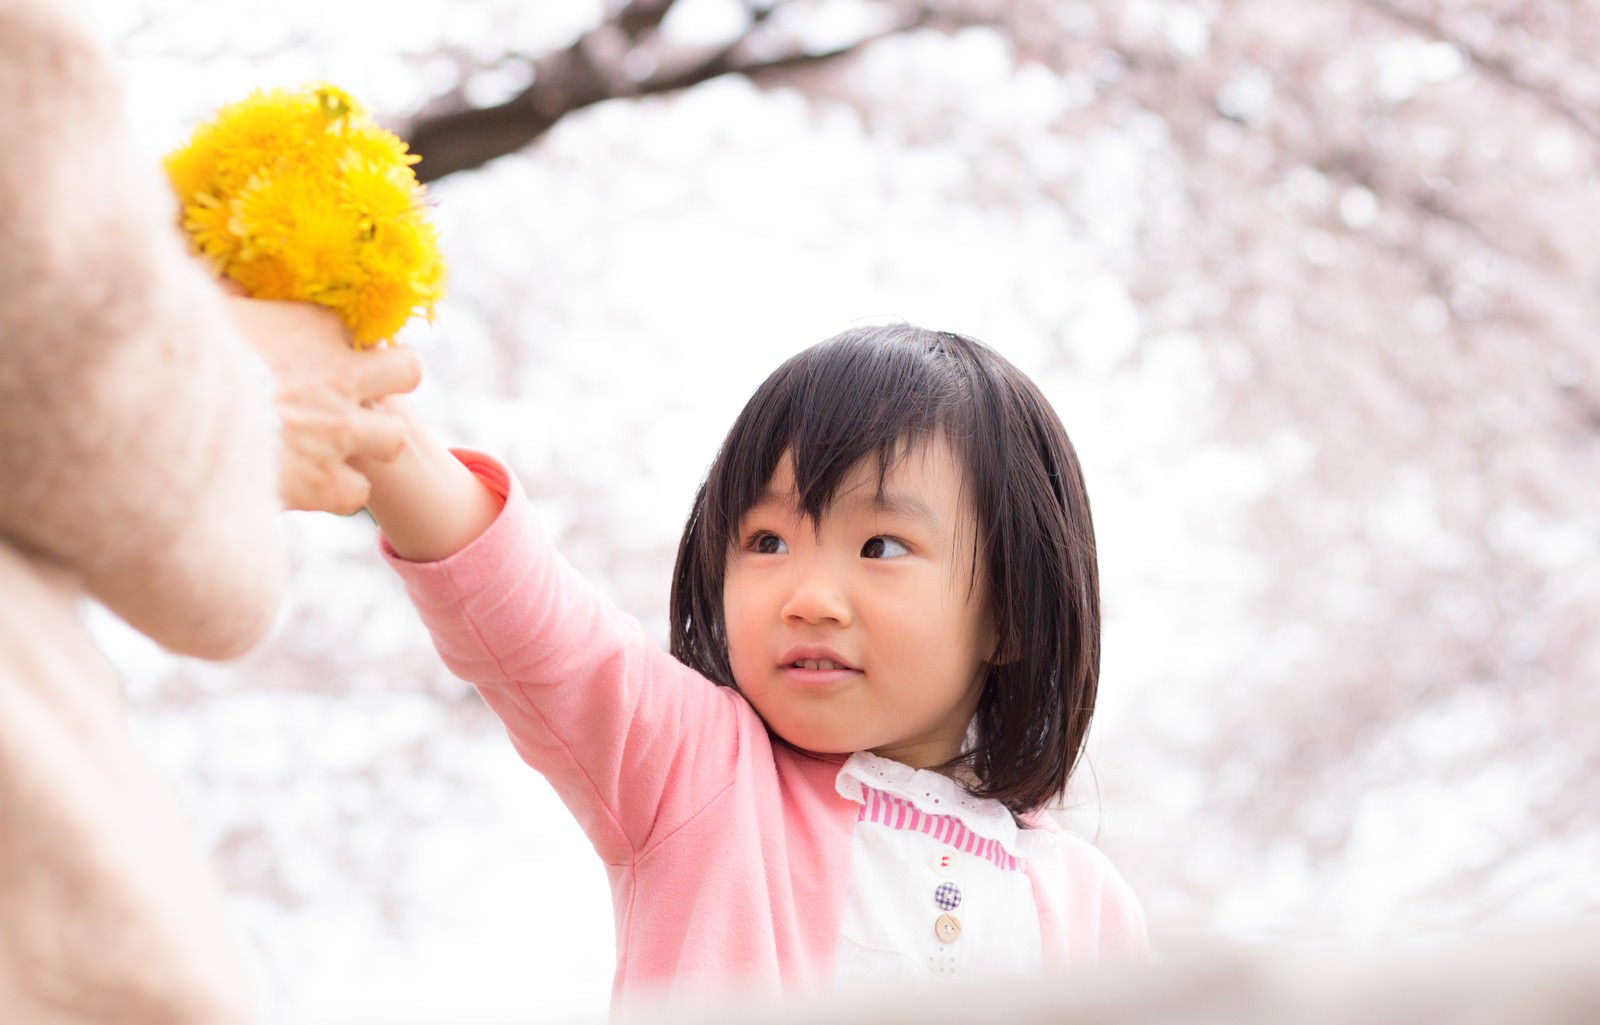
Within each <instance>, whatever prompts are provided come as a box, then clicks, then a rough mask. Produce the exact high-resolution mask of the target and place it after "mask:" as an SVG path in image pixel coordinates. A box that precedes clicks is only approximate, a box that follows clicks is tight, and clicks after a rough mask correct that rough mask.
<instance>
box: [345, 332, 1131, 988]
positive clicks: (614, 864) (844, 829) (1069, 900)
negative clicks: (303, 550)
mask: <svg viewBox="0 0 1600 1025" xmlns="http://www.w3.org/2000/svg"><path fill="white" fill-rule="evenodd" d="M414 432H415V433H414V436H413V437H412V438H411V439H410V443H409V445H408V448H407V450H406V452H405V453H404V454H403V455H402V457H401V458H400V459H399V460H398V461H396V462H395V463H393V464H389V465H373V466H370V467H365V468H364V469H365V470H366V471H367V472H368V473H369V476H370V477H371V480H372V498H371V505H370V508H371V510H372V513H373V515H374V517H375V518H376V519H377V521H378V524H379V526H380V528H381V529H382V531H383V534H384V547H385V551H386V554H387V556H388V557H389V558H390V560H391V561H392V563H393V564H394V566H395V568H396V569H397V570H398V571H399V572H400V574H401V576H402V577H403V578H404V579H405V582H406V586H407V589H408V591H409V593H410V595H411V597H412V599H413V600H414V601H415V603H416V605H417V607H418V609H419V610H420V611H421V613H422V616H423V618H424V620H425V622H426V623H427V626H428V629H429V630H430V631H431V632H432V634H433V638H434V641H435V643H436V644H437V646H438V649H439V652H440V654H441V655H442V656H443V658H444V660H445V662H446V664H447V665H448V666H449V667H450V668H451V670H452V671H454V672H455V673H457V674H458V675H460V676H461V677H462V678H463V679H465V680H467V681H469V682H471V683H472V684H473V685H474V686H476V687H477V688H478V690H479V691H480V692H481V693H482V695H483V697H484V699H485V700H486V701H487V702H488V704H489V705H490V707H491V708H493V709H494V711H495V712H496V713H497V714H498V715H499V716H500V718H501V719H502V720H503V721H504V722H505V724H506V729H507V731H508V733H509V734H510V737H511V741H512V743H513V744H514V745H515V746H516V748H517V750H518V752H519V753H520V754H521V755H522V757H523V758H524V759H525V760H526V761H527V762H528V764H530V765H532V766H533V767H534V768H536V769H538V770H539V771H540V772H542V773H543V774H545V776H546V777H548V778H549V780H550V782H551V783H552V784H553V785H554V786H555V788H556V789H557V791H558V792H559V793H560V795H561V797H562V799H563V800H564V801H565V802H566V804H567V806H568V807H569V808H570V809H571V810H572V812H573V814H574V815H576V816H577V818H578V821H579V823H580V824H581V825H582V827H583V829H584V831H585V832H586V833H587V834H588V836H589V838H590V840H591V841H592V842H593V844H594V846H595V849H596V850H597V851H598V852H599V854H600V856H601V857H602V858H603V859H604V860H605V863H606V866H607V870H608V872H609V874H610V878H611V885H612V892H613V896H614V900H615V913H616V931H617V972H616V980H615V987H616V990H615V991H616V994H617V995H619V996H630V997H631V996H637V995H640V994H646V993H656V992H660V991H664V990H670V991H671V992H673V993H676V994H679V995H683V994H692V993H697V992H703V991H705V990H706V989H708V988H711V989H717V990H725V989H727V988H729V987H736V988H740V989H747V988H755V989H757V990H765V991H781V992H785V993H797V992H805V991H807V990H811V989H814V988H817V987H826V986H855V985H860V984H863V983H879V982H883V983H902V982H908V981H912V980H923V979H931V978H946V979H966V978H978V977H983V976H992V975H994V974H997V973H1025V972H1029V971H1033V970H1037V969H1039V968H1041V967H1043V966H1045V965H1055V964H1059V963H1066V962H1072V963H1083V962H1092V961H1095V960H1096V959H1098V958H1102V957H1106V956H1108V955H1126V954H1139V953H1141V952H1142V951H1143V949H1144V944H1145V933H1144V921H1143V916H1142V913H1141V911H1140V908H1139V905H1138V903H1137V901H1136V900H1135V898H1134V897H1133V895H1132V894H1131V892H1130V891H1129V889H1128V887H1127V885H1126V884H1125V883H1124V882H1123V881H1122V879H1121V877H1119V876H1118V875H1117V873H1116V871H1115V870H1114V869H1113V868H1112V867H1111V865H1110V864H1109V863H1108V862H1107V861H1106V859H1105V858H1104V857H1103V856H1102V855H1100V854H1099V852H1097V851H1096V850H1095V849H1094V848H1092V847H1091V846H1089V845H1088V844H1087V843H1085V842H1083V841H1082V840H1079V839H1076V838H1074V837H1072V836H1070V835H1068V834H1066V833H1063V832H1060V831H1058V830H1057V829H1056V827H1055V826H1054V825H1053V823H1052V821H1051V820H1050V819H1049V818H1048V817H1047V816H1046V815H1044V814H1043V813H1042V809H1044V807H1045V806H1046V805H1047V804H1049V803H1050V802H1051V801H1053V800H1056V799H1058V798H1059V797H1060V796H1061V794H1062V791H1063V788H1064V787H1065V786H1066V783H1067V779H1068V776H1069V774H1070V773H1071V770H1072V767H1073V765H1074V763H1075V762H1076V760H1077V758H1078V755H1079V752H1080V751H1081V749H1082V747H1083V743H1084V738H1085V735H1086V734H1087V732H1088V729H1089V721H1090V717H1091V714H1092V712H1093V709H1094V700H1095V689H1096V682H1097V677H1098V674H1099V640H1100V610H1099V588H1098V580H1097V571H1096V565H1095V547H1094V530H1093V526H1092V523H1091V521H1090V516H1089V505H1088V500H1087V497H1086V495H1085V492H1084V487H1083V481H1082V475H1081V473H1080V471H1079V468H1078V462H1077V457H1076V455H1075V454H1074V452H1073V449H1072V446H1071V443H1070V442H1069V441H1068V440H1067V435H1066V433H1065V431H1064V430H1063V429H1062V427H1061V423H1060V421H1059V420H1058V419H1057V418H1056V416H1055V414H1054V413H1053V412H1052V411H1051V409H1050V407H1049V405H1048V404H1047V403H1046V402H1045V400H1044V398H1043V397H1042V396H1041V395H1040V394H1039V392H1038V390H1037V389H1036V388H1035V387H1034V385H1033V384H1032V383H1031V382H1030V381H1029V380H1028V379H1027V378H1026V377H1025V376H1024V375H1023V374H1022V373H1020V372H1019V371H1018V370H1017V369H1016V368H1014V367H1012V366H1011V365H1010V364H1009V363H1007V362H1006V361H1005V360H1004V359H1002V358H1001V357H1000V356H998V355H997V354H995V353H994V352H993V351H991V350H990V349H988V348H986V347H984V346H983V345H981V344H980V343H978V342H976V341H973V340H971V339H969V338H964V337H961V336H958V335H953V334H944V333H934V332H931V331H926V330H922V329H920V328H915V327H910V326H903V325H902V326H888V327H870V328H862V329H857V330H853V331H849V332H846V333H844V334H842V335H839V336H837V337H835V338H833V339H831V340H829V341H827V342H824V343H822V344H820V345H818V346H816V347H814V348H811V349H809V350H807V351H805V352H803V353H801V354H800V355H798V356H796V357H794V358H792V359H791V360H789V361H788V362H787V363H785V364H784V365H783V366H782V367H780V368H779V369H778V370H777V371H776V372H775V373H774V374H773V375H772V376H771V377H770V378H768V379H767V381H766V382H765V383H764V384H763V385H762V386H761V387H760V389H759V390H758V391H757V392H756V393H755V395H754V396H753V397H752V398H751V399H750V401H749V403H748V404H747V405H746V406H745V408H744V410H743V412H741V413H740V415H739V417H738V419H737V420H736V421H735V423H734V425H733V429H732V430H731V431H730V432H729V434H728V437H727V440H726V441H725V442H724V443H723V446H722V449H721V451H720V452H719V453H718V454H717V457H716V460H715V462H714V463H713V464H712V466H711V470H710V472H709V474H708V476H707V478H706V480H705V482H704V484H703V485H702V486H701V488H700V491H699V494H698V495H697V496H696V498H695V501H694V506H693V508H692V509H691V511H690V513H689V520H688V524H687V525H686V527H685V528H684V533H683V539H682V542H681V545H680V547H679V551H678V560H677V568H676V571H675V573H674V577H673V587H672V598H671V617H672V618H671V631H672V652H671V655H670V656H669V655H668V654H667V653H666V652H663V651H661V650H660V649H659V648H658V647H656V646H655V645H654V644H653V643H652V642H651V641H650V639H649V638H648V637H647V636H646V634H645V633H644V631H643V630H642V629H641V628H640V627H639V625H638V624H637V623H635V622H634V621H633V620H631V619H629V618H628V617H626V616H624V615H622V614H620V613H619V612H618V611H617V610H616V609H615V608H613V607H612V606H611V605H610V604H609V603H608V602H607V601H606V600H605V599H604V598H602V597H601V596H599V595H598V594H596V593H595V592H593V591H592V590H591V589H590V588H589V587H588V586H587V585H586V584H585V582H584V581H583V580H582V579H580V578H579V577H578V576H577V575H576V573H575V572H574V571H573V570H572V568H571V567H570V566H568V565H567V563H566V562H565V561H563V560H562V558H561V557H560V556H559V555H558V554H557V553H556V552H555V551H554V550H553V549H552V548H551V547H550V545H549V543H548V542H547V541H546V540H545V539H544V537H542V536H541V534H540V532H539V530H538V528H537V527H536V526H535V525H534V523H533V517H532V515H531V514H530V512H529V509H528V506H527V503H526V502H525V501H524V499H523V495H522V492H521V489H520V487H519V486H518V484H517V482H516V480H515V479H514V478H512V477H511V476H510V474H508V473H507V472H506V470H505V469H504V468H503V467H502V466H501V465H500V464H498V463H496V462H494V461H492V460H490V459H488V458H486V457H484V456H482V455H478V454H476V453H472V452H465V451H461V452H456V453H453V454H452V453H449V452H446V451H445V450H444V449H442V448H440V447H439V446H438V445H437V443H436V442H433V441H432V440H430V439H429V438H428V437H427V435H426V434H425V433H424V432H422V430H421V429H420V427H414Z"/></svg>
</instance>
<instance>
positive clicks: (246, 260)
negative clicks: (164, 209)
mask: <svg viewBox="0 0 1600 1025" xmlns="http://www.w3.org/2000/svg"><path fill="white" fill-rule="evenodd" d="M417 159H418V158H417V157H416V156H414V155H413V154H411V153H410V152H408V151H407V149H406V144H405V143H404V142H402V141H401V140H400V139H399V138H397V137H396V136H395V135H394V134H393V133H391V132H388V131H385V130H384V129H382V128H380V127H378V125H377V124H376V123H375V122H374V121H373V120H372V118H371V117H370V116H369V115H368V114H367V112H366V111H365V110H363V109H362V108H361V107H360V106H359V105H358V104H357V103H356V102H355V101H354V100H352V99H351V98H350V96H349V95H348V94H346V93H345V92H343V91H342V90H340V89H337V88H335V87H333V86H331V85H313V86H309V87H307V88H305V89H300V90H287V89H274V90H271V91H265V92H263V91H257V92H255V93H252V94H251V95H250V96H248V97H246V98H245V99H243V100H240V101H239V102H237V103H233V104H230V105H229V106H226V107H224V108H222V109H221V110H220V111H218V112H217V115H216V117H214V118H213V119H212V120H211V121H209V122H207V123H206V124H203V125H201V126H200V127H198V128H197V129H195V131H194V134H193V136H192V137H191V138H190V139H189V141H188V142H187V143H185V144H184V145H183V146H181V147H179V148H178V149H176V150H174V151H173V152H172V153H170V154H168V156H167V158H166V160H165V165H166V170H167V176H168V178H169V179H170V180H171V182H172V185H173V188H174V189H176V190H177V193H178V199H179V202H180V204H181V206H182V223H183V228H184V230H185V231H187V232H188V233H189V238H190V240H191V242H192V244H193V245H194V248H195V250H196V251H197V252H199V253H200V254H201V255H202V256H203V257H205V259H206V260H207V261H209V262H210V264H211V266H212V267H213V268H214V269H215V270H216V272H217V273H218V274H225V275H227V276H228V277H230V278H232V279H233V280H234V281H237V282H238V283H239V284H240V286H241V287H243V288H244V290H245V291H246V292H247V293H248V294H250V295H252V296H255V297H257V298H261V299H292V300H298V301H301V302H313V303H318V304H320V305H323V306H326V307H328V308H329V309H331V310H333V311H334V312H335V313H337V314H338V315H339V317H340V318H341V319H342V320H343V321H344V323H345V326H346V327H348V328H349V329H350V333H351V334H352V335H353V336H354V338H355V344H356V346H357V347H358V348H367V347H370V346H374V345H382V344H384V343H386V342H388V341H390V340H391V339H393V338H394V336H395V334H396V333H397V332H398V331H399V330H400V328H401V327H403V326H404V325H405V323H406V322H407V321H409V320H410V319H411V318H412V317H413V316H414V315H416V314H418V313H421V314H422V315H424V316H426V317H427V318H428V319H429V320H432V319H433V311H434V306H435V304H436V303H437V302H438V301H439V300H440V299H441V298H442V297H443V296H444V276H445V275H444V261H443V259H442V258H441V256H440V254H439V236H438V232H437V231H436V230H435V229H434V226H433V224H432V223H431V222H430V221H429V220H428V219H427V216H426V207H425V206H424V203H423V187H422V185H421V184H419V183H418V182H417V177H416V175H415V174H414V173H413V172H412V170H411V165H412V164H414V163H416V162H417Z"/></svg>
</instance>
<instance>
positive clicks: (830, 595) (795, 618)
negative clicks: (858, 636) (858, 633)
mask: <svg viewBox="0 0 1600 1025" xmlns="http://www.w3.org/2000/svg"><path fill="white" fill-rule="evenodd" d="M783 618H784V620H785V621H789V622H800V623H827V622H832V623H836V624H838V625H840V626H844V625H846V624H848V623H849V622H850V618H851V616H850V601H849V597H848V595H846V594H845V590H844V588H843V587H842V586H840V582H839V580H838V578H837V577H836V576H834V575H833V574H831V573H829V572H828V570H827V568H826V567H825V566H823V565H819V564H816V563H812V564H811V565H808V566H797V567H796V569H795V575H794V581H793V583H792V585H791V586H790V588H789V594H788V597H787V599H786V600H785V601H784V603H783Z"/></svg>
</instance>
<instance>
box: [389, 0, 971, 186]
mask: <svg viewBox="0 0 1600 1025" xmlns="http://www.w3.org/2000/svg"><path fill="white" fill-rule="evenodd" d="M675 2H676V0H632V2H628V3H624V4H623V5H622V6H620V7H618V8H616V9H615V10H614V11H613V12H612V13H611V14H610V15H609V16H607V18H606V19H605V20H604V21H602V22H601V23H600V24H598V25H596V26H595V27H593V28H591V29H589V30H588V31H586V32H584V33H583V34H582V35H580V36H579V37H578V38H577V39H575V40H574V41H573V42H572V43H571V44H570V45H568V46H567V47H566V48H565V49H561V50H557V51H554V52H551V53H546V54H542V55H540V56H536V57H526V56H520V55H519V56H514V57H510V58H508V59H507V61H509V62H513V63H523V64H526V65H527V66H528V68H529V70H530V72H531V76H532V82H531V84H529V85H528V87H527V88H525V89H523V90H522V91H521V92H519V93H518V94H517V95H516V96H514V97H512V98H511V99H509V100H507V101H505V102H503V103H498V104H493V105H490V106H473V105H472V104H470V103H469V102H467V100H466V97H465V91H464V88H462V87H458V88H457V89H455V90H453V91H451V92H450V93H448V94H446V95H444V96H441V97H438V98H437V99H436V100H435V101H433V102H432V103H430V104H428V105H427V106H426V107H425V108H424V109H423V110H422V112H421V113H419V114H418V115H417V116H416V117H415V118H414V119H413V120H412V123H411V124H410V126H409V128H408V130H407V131H406V132H405V133H404V134H405V135H406V136H407V138H408V141H409V143H410V146H411V149H412V150H413V151H414V152H415V153H417V154H418V155H419V156H421V157H422V161H421V162H420V163H419V164H418V165H417V176H418V177H419V178H420V179H421V180H422V181H424V182H431V181H437V180H438V179H440V178H443V177H445V176H446V175H450V174H454V173H456V172H457V171H468V170H472V169H473V168H477V167H482V166H483V165H484V164H486V163H488V162H489V161H491V160H493V159H495V158H496V157H501V156H505V155H507V154H510V153H515V152H517V151H519V150H521V149H523V148H524V147H526V146H528V145H529V144H530V143H532V142H533V141H534V140H536V139H538V138H539V137H540V136H541V135H543V134H544V133H545V132H547V131H549V130H550V129H551V128H552V127H554V126H555V124H556V123H557V122H559V121H560V120H561V119H562V118H563V117H566V116H567V115H568V114H571V113H573V112H574V111H577V110H581V109H583V108H584V107H588V106H592V105H594V104H596V103H600V102H602V101H605V100H610V99H618V98H638V97H642V96H653V95H661V94H664V93H672V92H677V91H680V90H683V89H687V88H689V87H691V86H694V85H698V84H700V83H701V82H707V81H710V80H711V79H713V78H718V77H720V76H723V75H743V76H744V77H746V78H748V79H750V80H751V81H754V82H762V81H766V80H769V79H772V78H774V77H776V76H779V75H781V74H783V73H786V72H789V71H793V70H796V69H799V68H806V67H816V66H821V65H825V64H828V63H831V62H834V61H837V60H839V59H840V58H843V57H848V56H850V55H852V54H855V53H858V52H860V51H861V50H862V49H864V48H865V47H867V46H870V45H871V44H872V43H875V42H877V41H878V40H880V39H884V38H887V37H889V36H893V35H896V34H899V33H903V32H910V31H912V30H914V29H918V28H923V27H928V26H932V25H935V24H941V25H943V26H945V27H954V26H955V25H958V24H969V23H971V21H970V19H968V18H965V17H958V16H956V15H954V14H953V13H951V12H950V11H948V10H946V9H944V8H942V7H940V6H938V5H937V4H934V3H925V2H911V3H894V4H885V5H880V6H881V7H882V9H883V11H884V13H885V15H886V16H887V18H888V24H887V25H886V27H883V28H879V29H876V30H870V31H863V32H862V33H861V34H860V35H858V36H856V37H855V38H854V39H851V40H849V41H847V42H844V43H842V44H839V45H835V46H830V47H825V48H814V47H809V46H807V45H806V44H805V43H804V42H803V41H802V40H801V39H800V38H798V36H797V34H796V33H795V32H793V31H790V30H787V29H786V28H785V27H784V26H783V25H782V24H781V22H782V21H783V19H782V18H781V17H778V15H781V14H782V13H783V12H785V11H788V10H793V9H797V8H799V7H801V6H803V4H801V3H799V2H797V0H773V2H770V3H762V2H759V0H749V2H747V3H746V4H745V10H746V22H745V27H744V30H743V31H742V32H741V33H740V34H739V35H737V36H736V37H735V38H733V39H732V40H730V41H728V42H727V43H726V44H724V45H721V46H716V47H711V48H690V47H685V46H682V45H680V44H674V43H672V42H670V41H668V40H666V39H664V38H663V37H662V34H661V31H660V30H661V25H662V22H663V21H664V20H665V19H666V17H667V14H668V13H669V12H670V11H671V10H672V8H673V6H674V4H675ZM505 62H506V61H502V63H505ZM463 85H464V83H463Z"/></svg>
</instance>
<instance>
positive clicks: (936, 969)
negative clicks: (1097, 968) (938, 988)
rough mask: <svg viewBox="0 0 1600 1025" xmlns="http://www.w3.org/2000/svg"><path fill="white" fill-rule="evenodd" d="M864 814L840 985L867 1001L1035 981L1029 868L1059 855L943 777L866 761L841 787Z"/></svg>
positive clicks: (847, 767) (842, 776)
mask: <svg viewBox="0 0 1600 1025" xmlns="http://www.w3.org/2000/svg"><path fill="white" fill-rule="evenodd" d="M835 785H836V786H837V787H838V790H839V793H840V794H841V795H843V796H844V797H847V798H849V799H850V800H852V801H855V802H857V803H858V804H860V805H861V810H860V812H859V814H858V816H857V820H856V828H855V832H854V834H853V836H852V838H851V880H850V889H849V893H848V896H847V897H846V898H845V908H844V921H843V927H842V930H841V935H840V940H839V951H838V955H837V958H836V960H835V963H834V985H835V987H836V988H839V989H842V990H859V989H862V988H866V987H877V986H879V985H881V984H889V985H893V986H901V987H904V986H906V985H908V984H914V983H919V982H920V983H927V982H928V981H930V980H934V979H977V978H988V977H994V976H996V975H1014V974H1024V973H1030V972H1037V971H1038V970H1039V968H1040V967H1041V965H1042V959H1041V956H1040V940H1039V914H1038V909H1037V907H1036V906H1035V905H1034V900H1033V887H1032V885H1031V884H1030V882H1029V880H1028V876H1027V873H1026V872H1024V871H1023V869H1022V863H1023V862H1024V861H1025V860H1026V859H1028V858H1030V857H1034V856H1037V855H1039V854H1042V853H1045V852H1046V851H1047V850H1049V849H1050V848H1051V847H1053V845H1054V844H1055V837H1054V836H1053V835H1051V834H1050V833H1047V832H1045V831H1042V830H1036V829H1023V828H1020V827H1019V826H1018V825H1017V823H1016V820H1015V819H1014V818H1013V817H1012V815H1011V812H1010V810H1009V809H1007V808H1006V807H1005V805H1003V804H1001V803H1000V802H999V801H994V800H984V799H981V798H976V797H972V796H970V795H968V794H967V793H966V791H964V790H962V789H961V787H960V786H959V785H957V783H956V782H955V781H954V780H952V779H950V778H949V777H947V776H943V775H940V774H939V773H937V772H931V771H929V770H926V769H913V768H911V767H910V766H908V765H902V764H901V763H899V762H894V761H890V760H888V759H886V758H879V757H877V756H876V755H872V754H868V753H866V752H860V753H857V754H854V755H852V756H850V758H849V760H848V761H846V762H845V764H844V766H843V768H841V769H840V770H839V776H838V779H837V782H836V784H835Z"/></svg>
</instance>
